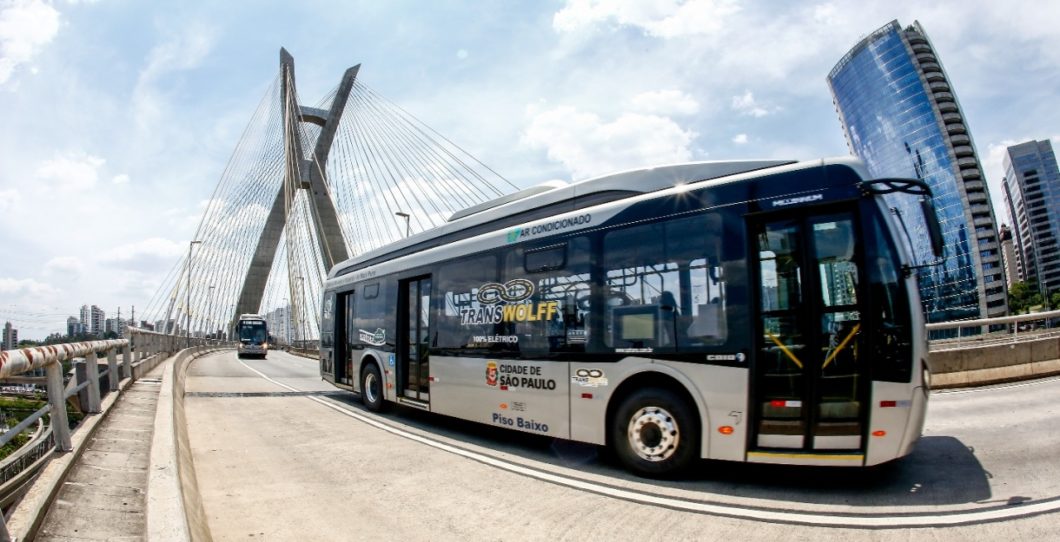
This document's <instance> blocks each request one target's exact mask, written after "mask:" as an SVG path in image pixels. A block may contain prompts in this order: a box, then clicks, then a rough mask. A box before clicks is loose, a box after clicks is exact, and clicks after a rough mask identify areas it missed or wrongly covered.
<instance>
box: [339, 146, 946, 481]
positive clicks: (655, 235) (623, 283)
mask: <svg viewBox="0 0 1060 542" xmlns="http://www.w3.org/2000/svg"><path fill="white" fill-rule="evenodd" d="M930 196H931V193H930V190H929V189H928V186H927V185H926V184H925V183H924V182H922V181H918V180H878V179H871V178H870V177H869V176H868V173H867V170H866V169H865V167H864V166H863V165H862V164H861V163H860V162H858V161H856V160H854V159H830V160H817V161H812V162H777V161H762V162H725V163H690V164H680V165H674V166H663V167H655V168H650V169H642V170H634V171H628V172H623V173H618V174H614V175H608V176H604V177H599V178H596V179H590V180H587V181H582V182H579V183H574V184H570V185H567V184H565V183H551V184H548V185H543V186H539V187H534V188H530V189H527V190H524V191H522V192H519V193H516V194H512V195H510V196H505V197H503V198H499V199H498V200H495V201H492V202H488V203H485V204H481V205H478V206H475V207H472V208H469V209H466V210H464V211H461V212H458V213H456V214H454V215H453V216H452V217H451V218H450V219H449V221H448V223H446V224H444V225H442V226H440V227H438V228H436V229H433V230H430V231H426V232H423V233H420V234H418V235H415V236H412V237H409V238H407V239H404V240H402V241H399V242H397V243H394V244H392V245H389V246H387V247H383V248H381V249H378V250H375V251H373V252H369V253H366V254H363V255H360V256H357V257H355V258H353V259H351V260H348V261H346V262H343V263H340V264H338V265H336V266H335V267H334V268H333V269H332V270H331V272H330V274H329V276H328V279H327V282H326V285H325V289H324V294H323V311H322V316H321V344H320V372H321V375H322V376H323V378H324V379H326V380H328V381H329V382H332V383H333V384H334V385H335V386H337V387H339V388H343V389H347V390H351V391H354V392H358V393H359V394H360V396H361V399H362V401H363V402H364V404H365V405H366V406H367V407H368V408H369V409H371V410H378V409H381V408H382V407H383V406H384V404H385V402H388V401H389V402H396V403H401V404H405V405H409V406H412V407H415V408H419V409H423V410H428V411H431V412H437V413H441V414H445V415H448V416H455V417H458V418H464V419H467V420H473V421H477V422H481V423H484V424H489V425H493V426H496V427H499V428H504V429H513V430H517V431H524V432H528V433H535V434H541V435H548V436H553V437H557V438H562V439H569V440H574V441H581V442H587V443H594V444H599V445H606V446H609V447H611V448H612V449H613V450H614V452H615V455H616V456H617V457H618V458H619V459H620V460H621V461H622V463H623V464H624V465H625V466H626V467H627V468H629V469H630V470H632V471H634V472H636V473H639V474H642V475H648V476H664V475H671V474H674V473H676V472H679V471H681V470H682V469H684V468H686V467H688V466H689V465H690V464H691V463H692V462H693V460H695V459H697V458H710V459H721V460H732V461H747V462H759V463H785V464H803V465H844V466H867V465H875V464H878V463H883V462H886V461H890V460H893V459H895V458H898V457H901V456H904V455H906V454H908V453H910V451H911V450H912V447H913V444H914V443H915V442H916V441H917V439H918V438H919V437H920V434H921V430H922V427H923V422H924V415H925V411H926V406H927V397H928V385H929V376H930V375H929V373H928V367H927V364H926V363H925V362H924V360H925V359H926V358H927V339H926V336H925V331H924V322H923V317H922V312H921V309H920V301H919V297H918V294H917V282H916V280H917V279H916V273H915V272H914V270H915V268H916V267H917V266H918V264H922V263H923V262H916V261H914V259H913V257H912V256H911V255H912V254H913V253H914V250H913V248H912V247H913V246H918V247H923V246H924V243H925V242H927V243H929V245H930V251H932V252H934V253H935V255H936V256H937V255H939V254H941V249H942V247H941V237H940V235H939V233H938V232H939V230H938V222H937V219H936V218H935V213H934V210H933V208H932V207H931V205H930ZM925 239H926V240H927V241H925Z"/></svg>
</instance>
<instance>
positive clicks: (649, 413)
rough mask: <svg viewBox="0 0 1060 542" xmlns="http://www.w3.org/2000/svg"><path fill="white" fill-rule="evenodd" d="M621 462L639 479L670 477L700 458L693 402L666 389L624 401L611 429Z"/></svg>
mask: <svg viewBox="0 0 1060 542" xmlns="http://www.w3.org/2000/svg"><path fill="white" fill-rule="evenodd" d="M609 436H610V440H611V447H612V449H613V450H614V452H615V456H616V457H617V458H618V460H619V461H620V462H621V463H622V464H623V465H624V466H625V467H626V468H627V469H629V470H631V471H633V472H634V473H635V474H637V475H639V476H645V477H649V478H667V477H671V476H674V475H676V474H679V473H681V472H682V471H684V470H685V469H687V468H688V467H689V466H690V465H691V464H692V462H693V461H694V460H695V459H696V458H697V457H698V456H699V421H698V417H697V416H696V415H695V410H694V409H693V407H692V405H691V404H689V402H688V401H687V400H686V399H684V398H683V397H681V396H680V395H678V394H677V393H674V392H672V391H670V390H667V389H665V388H646V389H642V390H637V391H635V392H633V393H632V394H630V395H629V396H628V397H626V398H625V399H623V400H622V403H621V404H620V405H619V407H618V409H617V410H616V411H615V416H614V418H613V419H612V420H611V427H610V434H609Z"/></svg>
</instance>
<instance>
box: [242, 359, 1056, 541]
mask: <svg viewBox="0 0 1060 542" xmlns="http://www.w3.org/2000/svg"><path fill="white" fill-rule="evenodd" d="M239 362H240V363H241V364H243V366H244V367H246V368H247V369H250V370H251V371H253V372H255V373H257V374H258V376H260V377H262V378H264V379H265V380H268V381H269V382H272V383H273V384H276V385H278V386H281V387H284V388H287V389H289V390H291V391H304V390H299V389H297V388H294V387H292V386H288V385H287V384H284V383H282V382H279V381H276V380H273V379H272V378H270V377H269V376H267V375H265V374H264V373H262V372H261V371H258V370H257V369H254V368H253V367H250V366H249V365H247V364H246V363H243V361H242V360H240V361H239ZM306 399H309V400H310V401H315V402H317V403H320V404H321V405H324V406H325V407H327V408H330V409H331V410H334V411H336V412H338V413H340V414H344V415H346V416H349V417H351V418H354V419H356V420H358V421H361V422H364V423H366V424H368V425H371V426H372V427H375V428H377V429H381V430H383V431H386V432H387V433H391V434H393V435H396V436H399V437H403V438H406V439H408V440H412V441H415V442H419V443H420V444H424V445H427V446H430V447H432V448H436V449H438V450H442V451H445V452H449V453H451V454H455V455H459V456H462V457H466V458H468V459H471V460H473V461H477V462H479V463H484V464H486V465H490V466H493V467H496V468H499V469H502V470H506V471H508V472H512V473H515V474H520V475H523V476H528V477H530V478H535V479H538V480H542V481H545V482H549V483H553V484H557V485H561V486H565V487H570V488H574V489H579V490H583V491H588V492H591V493H596V494H598V495H605V496H609V497H614V498H617V499H622V500H626V501H632V502H637V503H641V504H649V505H655V506H662V507H665V508H670V509H674V510H682V511H686V512H695V513H700V514H711V515H717V516H726V517H731V518H736V519H745V520H757V521H770V522H775V523H794V524H801V525H810V526H815V527H845V528H869V529H880V528H884V529H909V528H926V527H945V526H954V525H965V524H971V523H987V522H996V521H1001V520H1006V519H1016V518H1021V517H1025V516H1033V515H1039V514H1045V513H1049V512H1056V511H1058V510H1060V500H1055V501H1049V502H1039V503H1033V502H1027V503H1023V504H1020V505H1016V506H1012V507H1010V508H997V509H991V510H982V511H976V510H970V511H959V512H946V511H939V512H937V513H936V514H910V515H898V516H885V515H872V516H867V515H866V516H842V515H839V516H837V515H830V514H828V513H811V512H797V511H786V510H779V511H773V510H759V509H751V508H742V507H739V506H736V505H727V504H717V503H706V502H695V501H687V500H682V499H678V498H673V497H666V496H662V495H649V494H645V493H640V492H637V491H632V490H627V489H622V488H616V487H610V486H605V485H601V484H597V483H594V482H589V481H586V480H579V479H576V478H568V477H565V476H560V475H558V474H552V473H550V472H544V471H539V470H535V469H531V468H528V467H524V466H522V465H518V464H515V463H510V462H507V461H504V460H501V459H497V458H495V457H491V456H489V455H485V454H480V453H476V452H472V451H469V450H464V449H461V448H457V447H455V446H452V445H450V444H446V443H444V442H438V441H435V440H431V439H428V438H426V437H423V436H420V435H417V434H415V433H410V432H408V431H405V430H402V429H399V428H397V427H392V426H390V425H387V424H384V423H381V422H379V421H377V420H373V419H372V418H369V417H368V416H365V415H363V414H361V413H358V412H354V411H352V410H347V409H345V408H342V407H340V406H338V405H335V404H333V403H331V402H329V401H325V400H323V399H321V398H319V397H312V396H306ZM939 514H942V515H939Z"/></svg>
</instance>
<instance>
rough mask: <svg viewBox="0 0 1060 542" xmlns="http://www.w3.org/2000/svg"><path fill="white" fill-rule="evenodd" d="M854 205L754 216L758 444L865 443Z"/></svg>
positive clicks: (790, 447)
mask: <svg viewBox="0 0 1060 542" xmlns="http://www.w3.org/2000/svg"><path fill="white" fill-rule="evenodd" d="M855 216H856V215H855V214H854V213H852V212H836V213H830V214H821V215H815V216H810V217H797V218H788V219H781V220H769V219H767V220H765V221H761V222H758V223H757V224H754V225H753V230H752V231H754V234H755V249H756V252H757V266H756V267H757V269H756V270H755V274H756V280H757V285H758V304H757V316H758V318H757V319H756V320H757V325H758V326H759V327H758V331H757V333H756V337H757V338H756V341H757V345H756V349H757V352H756V356H755V367H754V370H753V375H754V376H753V378H754V382H753V383H752V392H751V393H752V395H751V396H752V397H753V398H754V399H753V400H752V403H753V404H752V406H751V407H752V411H753V413H754V414H753V416H754V419H753V422H754V426H753V429H752V435H751V442H750V443H749V444H750V448H751V449H753V450H759V451H769V450H776V451H779V452H787V453H791V452H795V451H800V452H806V453H809V452H813V453H828V452H835V453H843V452H845V453H852V452H855V453H856V452H857V451H863V450H864V447H865V438H866V436H865V434H864V433H865V427H866V420H865V418H866V415H867V414H866V413H867V398H868V393H869V391H870V388H869V386H868V384H869V383H868V381H867V378H866V377H865V360H864V359H863V358H864V357H865V356H859V355H858V354H859V350H860V349H859V343H860V342H861V335H862V330H861V320H862V316H861V314H860V311H859V305H858V299H859V297H860V291H861V290H860V287H859V283H860V277H859V273H858V269H859V267H860V266H859V262H860V260H861V258H862V256H861V252H862V251H860V250H859V249H858V243H857V239H858V237H857V229H858V228H857V221H856V220H855Z"/></svg>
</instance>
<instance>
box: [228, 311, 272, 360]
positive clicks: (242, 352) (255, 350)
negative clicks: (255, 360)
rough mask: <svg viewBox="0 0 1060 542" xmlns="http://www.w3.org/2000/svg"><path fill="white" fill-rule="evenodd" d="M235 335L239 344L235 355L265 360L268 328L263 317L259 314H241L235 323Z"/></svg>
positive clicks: (267, 349) (267, 350)
mask: <svg viewBox="0 0 1060 542" xmlns="http://www.w3.org/2000/svg"><path fill="white" fill-rule="evenodd" d="M236 334H237V335H238V336H239V344H238V345H237V346H236V348H237V350H236V355H237V356H238V357H239V358H240V359H242V358H248V357H259V358H261V359H265V358H266V357H267V356H268V354H269V328H268V324H267V323H266V322H265V317H264V316H261V315H260V314H243V315H240V317H239V322H237V323H236Z"/></svg>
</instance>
